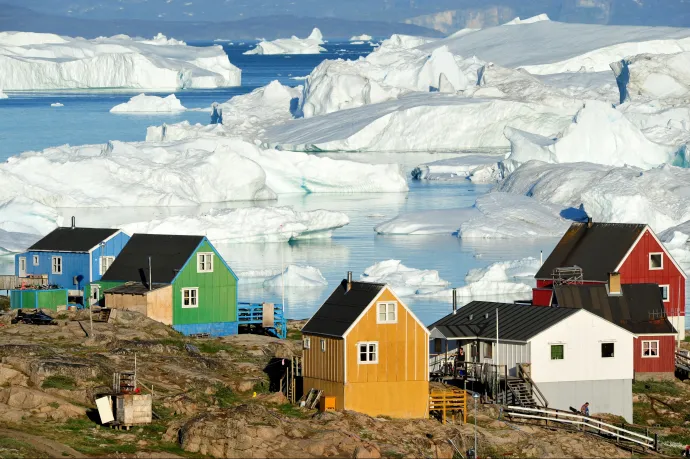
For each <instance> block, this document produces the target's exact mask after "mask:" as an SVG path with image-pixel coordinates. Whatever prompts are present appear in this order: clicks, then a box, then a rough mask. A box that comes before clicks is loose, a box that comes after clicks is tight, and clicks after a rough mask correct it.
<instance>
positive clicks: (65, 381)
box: [41, 375, 77, 390]
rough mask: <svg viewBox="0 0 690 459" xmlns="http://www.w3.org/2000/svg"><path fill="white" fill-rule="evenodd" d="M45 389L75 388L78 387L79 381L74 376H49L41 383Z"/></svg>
mask: <svg viewBox="0 0 690 459" xmlns="http://www.w3.org/2000/svg"><path fill="white" fill-rule="evenodd" d="M41 387H42V388H43V389H64V390H74V389H76V388H77V383H76V381H74V378H72V377H70V376H63V375H53V376H48V377H47V378H46V379H44V380H43V384H41Z"/></svg>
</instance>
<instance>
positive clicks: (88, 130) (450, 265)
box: [0, 42, 557, 323]
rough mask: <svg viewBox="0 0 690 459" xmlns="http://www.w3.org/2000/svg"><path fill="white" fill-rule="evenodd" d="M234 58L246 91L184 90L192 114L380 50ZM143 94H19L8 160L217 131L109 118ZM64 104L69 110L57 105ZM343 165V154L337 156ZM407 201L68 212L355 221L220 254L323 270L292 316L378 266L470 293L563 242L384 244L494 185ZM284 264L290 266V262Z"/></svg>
mask: <svg viewBox="0 0 690 459" xmlns="http://www.w3.org/2000/svg"><path fill="white" fill-rule="evenodd" d="M223 46H224V48H225V49H226V52H227V53H228V55H229V57H230V60H231V62H232V63H233V64H235V65H237V66H238V67H240V68H241V69H242V70H243V75H242V81H243V86H242V87H239V88H228V89H218V90H185V91H178V92H176V95H177V97H178V98H179V99H180V100H181V101H182V104H183V105H184V106H186V107H187V108H208V107H209V106H210V105H211V103H212V102H214V101H219V102H223V101H226V100H228V99H229V98H231V97H232V96H234V95H237V94H243V93H246V92H249V91H251V90H253V89H255V88H257V87H259V86H262V85H265V84H267V83H268V82H270V81H271V80H274V79H278V80H280V81H281V82H282V83H283V84H289V85H293V86H294V85H297V84H301V81H299V80H295V79H293V78H295V77H301V76H305V75H308V74H309V73H310V72H311V70H312V69H313V68H314V67H315V66H316V65H318V64H319V63H320V62H321V61H322V60H323V59H333V58H346V59H355V58H357V57H358V56H360V55H365V54H367V53H368V52H370V51H371V47H370V46H369V45H368V44H365V45H350V44H348V43H328V44H326V48H327V49H329V53H325V54H321V55H307V56H289V57H286V56H244V55H242V52H244V51H246V50H247V49H250V48H251V47H252V45H251V43H249V42H247V43H245V44H243V45H240V44H234V45H230V44H223ZM136 93H138V92H131V91H129V92H127V91H107V92H106V91H90V92H84V91H62V92H50V93H43V92H42V93H35V92H32V93H9V96H10V99H7V100H2V101H0V126H2V129H0V160H4V159H6V158H7V157H9V156H11V155H15V154H19V153H21V152H22V151H27V150H40V149H43V148H47V147H50V146H56V145H61V144H66V143H68V144H71V145H80V144H87V143H102V142H106V141H109V140H124V141H137V140H143V139H144V138H145V135H146V127H147V126H151V125H160V124H162V123H175V122H179V121H182V120H188V121H190V122H192V123H208V121H209V114H208V113H205V112H185V113H182V114H179V115H155V116H153V115H152V116H149V115H115V114H111V113H109V112H108V111H109V110H110V108H112V107H113V106H114V105H116V104H119V103H122V102H125V101H127V100H128V99H129V98H130V97H131V96H132V95H133V94H136ZM53 102H60V103H63V104H64V107H51V106H50V104H51V103H53ZM329 156H332V157H335V156H338V154H330V155H329ZM343 156H347V157H350V158H352V159H355V160H366V161H368V162H381V163H384V162H397V163H399V164H401V165H403V167H404V169H405V170H406V171H407V172H408V177H409V170H410V169H411V168H413V167H414V166H416V165H417V164H420V163H423V162H428V161H432V160H437V159H443V158H446V157H452V156H453V155H452V154H447V153H444V154H434V153H431V152H430V153H428V154H423V153H415V154H407V153H397V154H390V153H387V154H371V155H369V157H367V158H362V156H361V155H360V156H359V157H358V155H343ZM409 185H410V191H409V192H407V193H388V194H349V195H324V194H320V195H319V194H311V195H306V196H283V197H281V198H280V199H279V200H278V201H277V202H275V201H271V202H264V203H246V202H240V203H237V202H235V203H227V204H225V205H222V204H221V205H219V204H213V205H205V206H201V207H175V208H117V209H115V208H108V209H63V214H64V216H65V217H66V220H67V221H68V218H69V217H70V216H72V215H74V216H76V217H77V221H78V222H79V224H80V225H83V226H110V225H114V224H124V223H128V222H133V221H141V220H144V219H153V218H159V217H161V216H166V215H172V214H189V215H194V214H197V213H199V212H203V211H207V210H209V209H210V208H213V207H216V208H217V207H244V206H250V205H259V206H274V205H281V206H282V205H286V206H287V205H289V206H293V207H295V208H296V209H298V210H314V209H327V210H334V211H341V212H345V213H346V214H347V215H348V216H349V217H350V220H351V223H350V224H349V225H348V226H346V227H344V228H341V229H339V230H337V231H335V233H334V235H333V237H332V238H331V239H314V240H305V241H299V242H293V243H290V244H246V243H245V244H232V245H219V246H218V249H219V251H220V252H221V254H222V255H223V256H224V257H225V258H226V260H227V262H228V264H229V265H230V266H231V267H232V268H233V269H234V270H235V271H237V272H242V271H248V270H258V269H274V270H279V269H280V268H281V264H283V263H284V264H285V265H287V264H299V265H310V266H314V267H317V268H319V269H320V270H321V272H322V274H323V275H324V277H325V278H326V280H327V281H328V286H325V287H324V288H321V289H305V288H286V291H285V296H286V304H287V312H288V316H289V317H290V318H297V319H301V318H306V317H309V316H310V315H311V314H312V313H313V312H314V311H315V309H316V308H318V306H319V305H320V304H321V303H322V302H323V300H324V299H325V298H326V297H327V296H328V295H329V294H330V292H331V290H332V289H333V288H334V287H335V286H336V285H337V284H338V283H339V282H340V280H341V279H343V278H344V277H345V275H346V272H347V271H348V270H349V271H353V273H354V277H355V278H359V276H360V275H361V273H362V272H363V271H364V269H365V268H367V267H368V266H371V265H373V264H374V263H376V262H379V261H383V260H388V259H397V260H401V261H402V262H403V264H405V265H406V266H409V267H413V268H419V269H436V270H438V271H439V273H440V276H441V278H443V279H445V280H447V281H449V282H450V283H451V285H452V286H461V285H463V283H464V278H465V275H466V274H467V272H468V270H470V269H472V268H481V267H485V266H487V265H489V264H490V263H493V262H495V261H502V260H513V259H518V258H522V257H525V256H534V257H538V256H539V251H540V250H543V251H544V253H548V252H549V251H550V250H551V249H552V248H553V246H554V245H555V243H556V242H557V241H556V240H553V239H536V240H535V239H526V240H460V239H458V238H457V237H454V236H451V235H440V236H381V235H376V234H375V233H374V230H373V228H374V226H376V225H377V224H378V223H381V222H383V221H385V220H387V219H390V218H393V217H395V216H396V215H398V214H399V213H403V212H415V211H420V210H431V209H452V208H457V207H462V206H469V205H472V204H473V203H474V201H475V199H476V197H477V196H479V195H481V194H483V193H486V192H487V191H488V190H489V189H490V187H489V186H486V185H472V184H471V183H469V182H466V181H457V182H417V181H412V180H410V181H409ZM281 259H282V261H281ZM12 264H13V261H12V259H11V258H10V257H5V258H4V259H2V258H0V273H8V272H12V271H13V269H14V268H13V265H12ZM239 295H240V300H241V301H275V302H280V301H281V292H280V291H271V290H264V289H262V288H256V286H249V285H242V284H240V293H239ZM405 300H406V302H407V303H408V304H409V305H410V306H411V307H412V308H413V310H414V311H415V313H416V314H417V315H418V316H419V317H420V319H421V320H422V321H423V322H425V323H430V322H432V321H433V320H435V319H437V318H439V317H441V316H443V315H445V314H447V313H448V311H449V310H450V307H451V306H450V304H449V302H448V301H446V300H438V299H420V298H414V297H408V298H405Z"/></svg>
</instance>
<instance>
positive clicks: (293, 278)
mask: <svg viewBox="0 0 690 459" xmlns="http://www.w3.org/2000/svg"><path fill="white" fill-rule="evenodd" d="M283 285H285V287H292V288H294V287H300V288H315V287H323V286H325V285H328V282H327V281H326V279H325V278H324V277H323V275H322V274H321V271H319V270H318V269H317V268H314V267H312V266H298V265H289V266H288V267H286V268H285V271H283V272H282V273H280V272H279V273H278V274H276V275H275V276H272V277H269V278H268V279H266V280H265V281H264V282H263V286H264V287H265V288H270V289H272V290H280V288H281V287H282V286H283Z"/></svg>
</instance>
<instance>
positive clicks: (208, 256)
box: [196, 252, 213, 273]
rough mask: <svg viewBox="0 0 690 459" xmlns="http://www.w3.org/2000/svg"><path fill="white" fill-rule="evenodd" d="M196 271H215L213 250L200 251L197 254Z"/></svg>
mask: <svg viewBox="0 0 690 459" xmlns="http://www.w3.org/2000/svg"><path fill="white" fill-rule="evenodd" d="M196 272H198V273H212V272H213V252H199V253H197V254H196Z"/></svg>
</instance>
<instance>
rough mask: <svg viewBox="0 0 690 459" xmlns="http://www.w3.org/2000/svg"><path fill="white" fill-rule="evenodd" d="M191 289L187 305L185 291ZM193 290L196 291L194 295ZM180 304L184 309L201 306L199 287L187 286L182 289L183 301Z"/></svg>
mask: <svg viewBox="0 0 690 459" xmlns="http://www.w3.org/2000/svg"><path fill="white" fill-rule="evenodd" d="M186 291H189V295H188V296H189V300H190V301H189V303H190V304H188V305H186V306H185V304H184V301H185V292H186ZM192 292H194V295H192ZM192 300H194V304H191V303H192ZM180 304H181V305H182V308H184V309H189V308H198V307H199V287H187V288H183V289H182V297H181V302H180Z"/></svg>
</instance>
